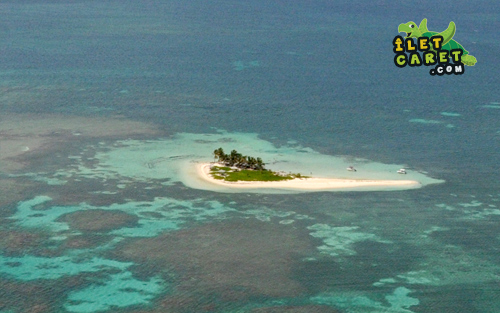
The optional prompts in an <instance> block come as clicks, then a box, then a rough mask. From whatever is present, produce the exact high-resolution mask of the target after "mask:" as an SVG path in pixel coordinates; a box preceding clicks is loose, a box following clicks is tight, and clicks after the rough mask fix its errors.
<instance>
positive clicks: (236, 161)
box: [210, 148, 307, 182]
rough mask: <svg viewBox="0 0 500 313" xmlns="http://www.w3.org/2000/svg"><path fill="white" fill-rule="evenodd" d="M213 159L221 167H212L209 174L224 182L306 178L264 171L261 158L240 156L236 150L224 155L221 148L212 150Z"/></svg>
mask: <svg viewBox="0 0 500 313" xmlns="http://www.w3.org/2000/svg"><path fill="white" fill-rule="evenodd" d="M214 157H215V159H216V160H217V162H218V163H219V164H221V165H222V166H216V165H212V166H211V167H210V174H211V175H212V176H213V178H215V179H220V180H224V181H231V182H235V181H282V180H291V179H295V178H307V176H302V175H301V174H291V173H289V174H286V173H282V172H273V171H271V170H269V169H266V168H265V167H264V166H265V163H264V162H263V161H262V159H261V158H254V157H251V156H246V155H242V154H241V153H238V151H236V150H232V151H231V153H230V154H225V153H224V150H223V149H222V148H219V149H216V150H214Z"/></svg>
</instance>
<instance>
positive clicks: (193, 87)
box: [0, 0, 500, 313]
mask: <svg viewBox="0 0 500 313" xmlns="http://www.w3.org/2000/svg"><path fill="white" fill-rule="evenodd" d="M423 18H427V19H428V27H429V29H430V30H433V31H434V30H435V31H442V30H444V29H446V27H447V26H448V23H449V22H450V21H454V22H455V24H456V25H457V31H456V34H455V37H454V38H455V39H456V40H457V41H459V42H460V43H461V44H462V45H463V46H464V47H465V48H466V49H467V50H468V51H469V53H470V54H472V55H474V56H475V57H476V58H477V60H478V63H477V64H476V65H475V66H473V67H466V69H465V73H464V74H463V75H460V76H454V75H451V76H447V75H445V76H443V77H435V76H431V75H429V69H430V68H429V67H425V66H422V67H420V68H410V67H405V68H402V69H400V68H397V67H396V66H395V65H394V63H393V57H394V53H393V52H392V40H393V38H394V36H396V35H397V34H398V33H397V28H398V25H399V24H401V23H406V22H408V21H410V20H412V21H415V22H416V23H417V24H418V23H420V21H421V20H422V19H423ZM499 21H500V8H499V7H498V5H497V2H496V1H482V2H481V3H479V4H478V3H474V2H471V1H463V0H460V1H439V2H436V1H422V2H419V3H416V2H414V1H399V2H389V1H384V0H381V1H351V2H347V1H344V2H340V1H326V0H324V1H294V3H290V1H253V0H252V1H230V0H227V1H212V0H209V1H153V0H150V1H149V0H148V1H128V0H127V1H35V0H33V1H3V2H2V3H1V4H0V38H1V44H0V75H1V76H0V88H1V89H0V97H1V98H0V99H1V101H0V114H1V115H0V130H1V131H0V136H1V137H0V140H1V141H0V161H1V162H3V164H2V163H0V166H2V167H0V182H1V183H2V185H3V188H1V189H0V205H1V212H0V217H1V218H2V220H1V221H0V230H1V236H2V238H0V248H1V249H2V250H1V251H2V254H1V255H0V281H1V284H0V286H2V287H0V312H2V313H3V312H5V313H7V312H9V313H10V312H282V311H283V312H285V311H291V312H398V313H399V312H415V313H416V312H429V313H430V312H433V313H434V312H470V313H476V312H477V313H485V312H487V313H489V312H499V309H498V308H499V307H500V296H499V295H500V287H499V283H500V254H499V251H500V235H499V232H498V230H499V222H500V208H499V206H500V181H499V179H498V177H499V174H500V170H499V168H498V162H499V157H498V151H500V123H499V122H498V120H499V118H500V94H499V89H498V86H500V81H499V75H498V73H499V72H500V59H499V58H500V57H499V54H498V51H499V49H500V42H499V40H498V36H497V35H496V34H497V30H498V28H499V27H500V22H499ZM14 116H16V118H20V119H21V122H19V123H18V124H17V126H16V125H14V126H12V125H11V124H9V125H11V126H9V127H2V125H1V124H4V125H6V123H7V122H8V121H10V120H12V119H13V118H14ZM75 116H76V117H81V118H85V121H88V123H95V125H98V124H99V125H102V124H104V125H106V124H105V121H106V120H107V119H109V120H111V119H117V118H118V119H121V120H122V121H136V122H142V123H148V124H149V125H153V126H154V127H156V128H157V132H156V133H154V134H141V135H128V134H126V133H125V134H123V132H122V133H121V134H117V133H115V132H114V129H113V127H117V126H116V123H114V124H111V123H110V126H109V134H110V135H109V136H107V135H106V133H105V132H101V133H99V134H98V135H96V134H94V135H92V136H86V134H85V133H82V136H81V138H79V139H75V140H74V141H73V140H67V138H66V137H65V138H66V139H64V140H63V139H60V137H57V136H58V134H59V133H58V132H60V129H61V128H63V127H62V126H60V125H59V124H57V123H56V122H57V121H58V120H59V121H61V122H64V120H65V119H66V118H69V117H75ZM37 117H43V118H45V120H44V121H46V122H45V124H46V125H42V126H40V127H38V128H36V129H37V130H40V129H46V130H47V133H44V135H43V136H42V137H40V138H39V137H37V134H36V133H30V134H29V135H23V136H21V135H16V134H18V133H21V132H22V131H23V130H24V129H29V127H30V125H32V123H35V122H34V121H36V119H37ZM50 121H52V122H50ZM95 121H98V122H95ZM54 125H56V126H54ZM90 125H94V124H90ZM111 125H113V126H111ZM80 126H81V125H75V128H74V131H77V129H79V128H80ZM91 127H92V128H93V127H94V126H91ZM70 128H71V127H70ZM104 128H106V126H104ZM220 131H225V132H227V133H228V134H229V135H228V136H227V137H231V138H237V139H234V141H235V142H239V143H245V142H248V143H249V145H263V146H264V145H265V144H271V145H274V146H275V147H277V148H279V147H283V146H287V145H290V146H297V147H298V148H297V151H299V150H300V147H308V148H311V149H313V150H315V151H317V152H319V153H321V154H326V155H342V156H349V157H352V158H363V159H368V160H371V161H374V162H381V163H388V164H405V165H408V168H409V170H410V171H411V170H413V171H421V172H425V173H426V174H427V175H429V176H431V177H433V178H436V179H441V180H445V183H442V184H434V185H429V186H426V187H424V188H422V189H416V190H409V191H397V192H345V193H329V192H320V193H304V194H288V195H268V194H266V195H258V194H226V193H215V192H208V191H200V190H195V189H191V188H187V187H185V186H184V185H182V184H181V183H179V182H176V181H175V180H169V179H162V178H161V175H158V176H156V175H151V176H148V175H150V174H148V175H146V176H141V175H142V174H141V173H142V172H141V169H140V166H143V165H144V164H147V166H149V169H151V168H154V164H155V163H151V162H150V161H145V160H150V159H148V155H150V156H151V155H154V154H155V153H157V152H155V151H158V149H166V151H167V150H168V149H180V150H182V149H183V147H185V149H186V150H189V149H191V147H190V145H195V144H196V143H197V142H198V143H200V144H201V142H202V141H203V140H204V139H206V140H214V144H217V145H219V144H223V143H224V141H223V140H222V139H220V140H219V139H217V140H219V141H217V140H215V139H213V138H215V137H213V136H212V135H214V134H218V132H219V133H220ZM181 133H182V134H183V133H187V134H192V135H185V136H180V137H179V135H178V134H181ZM203 134H211V136H212V137H211V136H208V137H204V135H203ZM252 134H258V139H256V138H255V137H254V136H253V135H252ZM77 135H79V134H77ZM30 136H31V137H30ZM176 136H177V137H176ZM27 137H30V138H37V139H36V140H41V141H42V142H43V143H44V145H42V147H43V149H45V150H43V149H42V150H40V151H43V152H36V150H34V151H33V152H32V153H33V154H29V153H27V154H22V155H17V156H15V157H13V158H10V159H8V160H7V159H2V154H4V155H7V154H8V152H9V151H7V150H5V149H7V148H6V147H12V146H11V145H8V144H7V142H9V143H11V142H13V141H16V140H21V139H22V140H25V139H26V138H27ZM20 138H21V139H20ZM129 138H133V140H135V141H128V140H129ZM179 138H180V139H179ZM186 138H188V139H189V140H188V139H186ZM217 138H219V137H217ZM36 140H35V141H36ZM182 140H185V141H182ZM221 140H222V141H221ZM2 141H3V145H2ZM30 142H31V141H30ZM224 144H226V143H224ZM123 147H125V148H123ZM127 147H132V148H130V149H128V148H127ZM134 147H135V148H134ZM161 147H167V148H161ZM217 147H218V146H216V147H214V149H215V148H217ZM120 149H123V150H120ZM134 149H136V150H135V151H144V152H143V156H141V155H139V156H137V154H133V153H132V151H134ZM155 149H156V150H155ZM160 151H161V150H160ZM176 151H177V150H176ZM294 151H295V150H294ZM207 153H208V156H209V157H210V153H211V151H207ZM116 155H123V157H124V159H127V160H128V161H130V159H131V158H132V163H131V164H137V165H138V169H136V168H135V167H133V166H129V163H126V164H127V166H124V168H120V169H119V170H118V169H117V170H116V172H113V173H111V171H114V170H115V169H114V168H113V166H114V165H116V166H117V167H116V168H118V167H119V163H120V160H119V158H117V157H116ZM132 155H133V157H132ZM151 158H152V157H151ZM154 158H158V162H163V160H160V158H161V157H160V156H155V157H154ZM12 160H14V161H19V162H21V163H23V164H25V167H21V168H16V169H12V168H9V169H7V167H4V166H5V164H7V162H8V161H12ZM117 160H118V161H117ZM134 160H136V161H137V162H135V161H134ZM155 160H156V159H155ZM108 161H109V162H108ZM106 162H108V163H106ZM111 162H115V163H114V164H111ZM134 162H135V163H134ZM148 162H149V163H148ZM103 164H104V165H103ZM110 168H111V170H109V172H107V171H106V170H107V169H110ZM169 170H170V168H169ZM167 176H168V175H167ZM169 177H170V176H169ZM78 212H84V213H82V214H80V215H78V214H79V213H78ZM85 212H86V213H88V214H87V215H85ZM89 212H90V213H89ZM93 219H96V220H103V221H105V222H104V223H103V225H96V224H95V223H94V222H89V220H90V221H92V220H93ZM207 238H208V239H207ZM279 310H282V311H279ZM292 310H296V311H292Z"/></svg>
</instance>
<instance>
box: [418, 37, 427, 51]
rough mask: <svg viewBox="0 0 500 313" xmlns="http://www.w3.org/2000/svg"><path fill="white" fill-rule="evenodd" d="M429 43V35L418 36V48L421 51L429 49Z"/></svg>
mask: <svg viewBox="0 0 500 313" xmlns="http://www.w3.org/2000/svg"><path fill="white" fill-rule="evenodd" d="M428 43H429V38H427V37H420V38H418V49H419V50H420V51H427V50H429V46H428V45H427V44H428Z"/></svg>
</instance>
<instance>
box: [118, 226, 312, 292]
mask: <svg viewBox="0 0 500 313" xmlns="http://www.w3.org/2000/svg"><path fill="white" fill-rule="evenodd" d="M306 234H307V233H304V232H303V231H301V230H298V229H296V228H294V227H293V226H290V225H282V224H274V223H270V222H260V221H256V220H252V219H242V220H237V221H231V222H227V221H226V222H225V223H212V224H206V225H201V226H198V227H195V228H191V229H185V230H179V231H176V232H172V233H166V234H164V235H160V236H158V237H154V238H147V239H141V240H132V241H131V240H129V241H128V243H126V244H124V245H123V246H121V247H119V248H118V252H117V256H118V257H120V258H122V259H126V260H132V261H134V262H136V263H152V264H154V265H155V266H156V267H157V268H158V269H163V270H164V271H168V270H173V271H174V272H175V273H177V274H176V275H177V278H176V279H177V280H179V281H178V286H179V287H178V288H179V289H181V290H186V291H189V292H190V293H192V292H196V293H199V292H202V293H208V294H213V295H214V296H216V297H218V298H222V299H226V300H227V299H232V300H235V299H240V298H247V297H252V296H270V297H291V296H295V295H298V294H300V293H301V292H303V291H304V288H303V287H302V286H301V285H300V283H298V282H297V281H295V280H294V279H292V278H291V276H292V275H291V274H292V270H293V268H294V267H295V266H296V264H297V262H300V259H301V256H302V257H303V256H304V255H307V254H310V253H311V252H312V251H314V246H313V245H312V243H311V241H310V238H309V237H308V236H307V235H306Z"/></svg>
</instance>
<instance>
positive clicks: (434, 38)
mask: <svg viewBox="0 0 500 313" xmlns="http://www.w3.org/2000/svg"><path fill="white" fill-rule="evenodd" d="M431 40H432V42H433V46H434V50H439V49H441V43H442V42H443V36H432V37H431Z"/></svg>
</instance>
